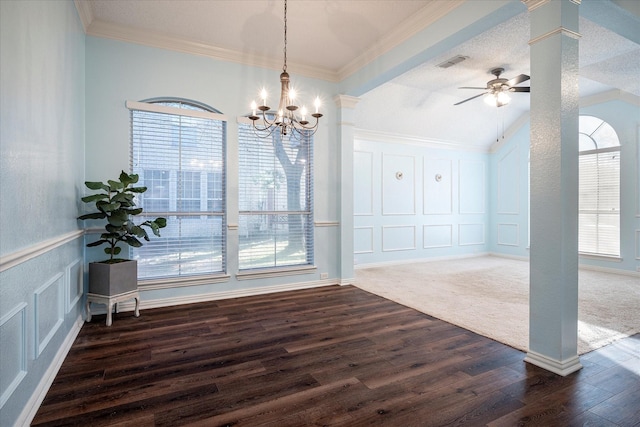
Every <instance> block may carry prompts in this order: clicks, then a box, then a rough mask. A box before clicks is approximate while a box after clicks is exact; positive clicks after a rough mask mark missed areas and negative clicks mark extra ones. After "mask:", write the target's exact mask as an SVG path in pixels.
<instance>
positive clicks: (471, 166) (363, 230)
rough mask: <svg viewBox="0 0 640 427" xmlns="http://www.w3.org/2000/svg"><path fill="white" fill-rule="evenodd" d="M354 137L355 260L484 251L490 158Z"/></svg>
mask: <svg viewBox="0 0 640 427" xmlns="http://www.w3.org/2000/svg"><path fill="white" fill-rule="evenodd" d="M370 135H371V134H370V133H369V134H368V135H367V134H361V135H358V134H356V141H355V153H354V172H353V173H354V242H355V243H354V246H355V247H354V252H355V254H354V256H355V262H356V264H359V265H361V264H378V263H388V262H403V261H408V260H417V259H423V258H434V257H436V258H440V257H446V258H449V257H459V256H468V255H471V254H478V253H483V252H486V251H487V239H486V236H487V231H488V228H487V227H488V205H487V201H488V187H487V178H488V156H487V154H484V153H479V152H472V151H467V152H465V151H460V150H451V149H443V148H438V147H437V146H433V145H429V144H426V143H425V144H421V143H416V142H415V141H413V142H411V141H408V140H406V141H403V140H402V138H393V140H391V139H390V138H388V137H384V136H382V137H379V138H378V137H374V138H372V137H371V136H370Z"/></svg>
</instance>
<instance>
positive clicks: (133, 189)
mask: <svg viewBox="0 0 640 427" xmlns="http://www.w3.org/2000/svg"><path fill="white" fill-rule="evenodd" d="M127 191H131V192H132V193H144V192H145V191H147V187H131V188H127Z"/></svg>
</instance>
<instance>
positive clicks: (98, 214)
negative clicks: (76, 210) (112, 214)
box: [78, 212, 107, 220]
mask: <svg viewBox="0 0 640 427" xmlns="http://www.w3.org/2000/svg"><path fill="white" fill-rule="evenodd" d="M106 217H107V214H105V213H104V212H93V213H88V214H84V215H80V216H79V217H78V219H82V220H85V219H102V218H106Z"/></svg>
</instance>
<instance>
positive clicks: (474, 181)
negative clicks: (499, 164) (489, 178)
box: [458, 160, 486, 214]
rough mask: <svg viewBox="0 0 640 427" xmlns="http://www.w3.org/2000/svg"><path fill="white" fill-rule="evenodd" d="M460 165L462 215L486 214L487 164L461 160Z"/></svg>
mask: <svg viewBox="0 0 640 427" xmlns="http://www.w3.org/2000/svg"><path fill="white" fill-rule="evenodd" d="M459 165H460V167H459V169H460V170H459V176H460V178H459V195H458V197H459V204H460V213H461V214H482V213H484V212H485V181H486V180H485V164H484V162H482V161H471V160H460V163H459Z"/></svg>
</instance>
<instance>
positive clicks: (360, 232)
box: [353, 227, 373, 254]
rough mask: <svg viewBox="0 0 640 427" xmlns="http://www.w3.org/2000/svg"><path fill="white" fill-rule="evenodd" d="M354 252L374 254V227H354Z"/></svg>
mask: <svg viewBox="0 0 640 427" xmlns="http://www.w3.org/2000/svg"><path fill="white" fill-rule="evenodd" d="M353 251H354V253H356V254H367V253H371V252H373V227H354V229H353Z"/></svg>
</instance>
